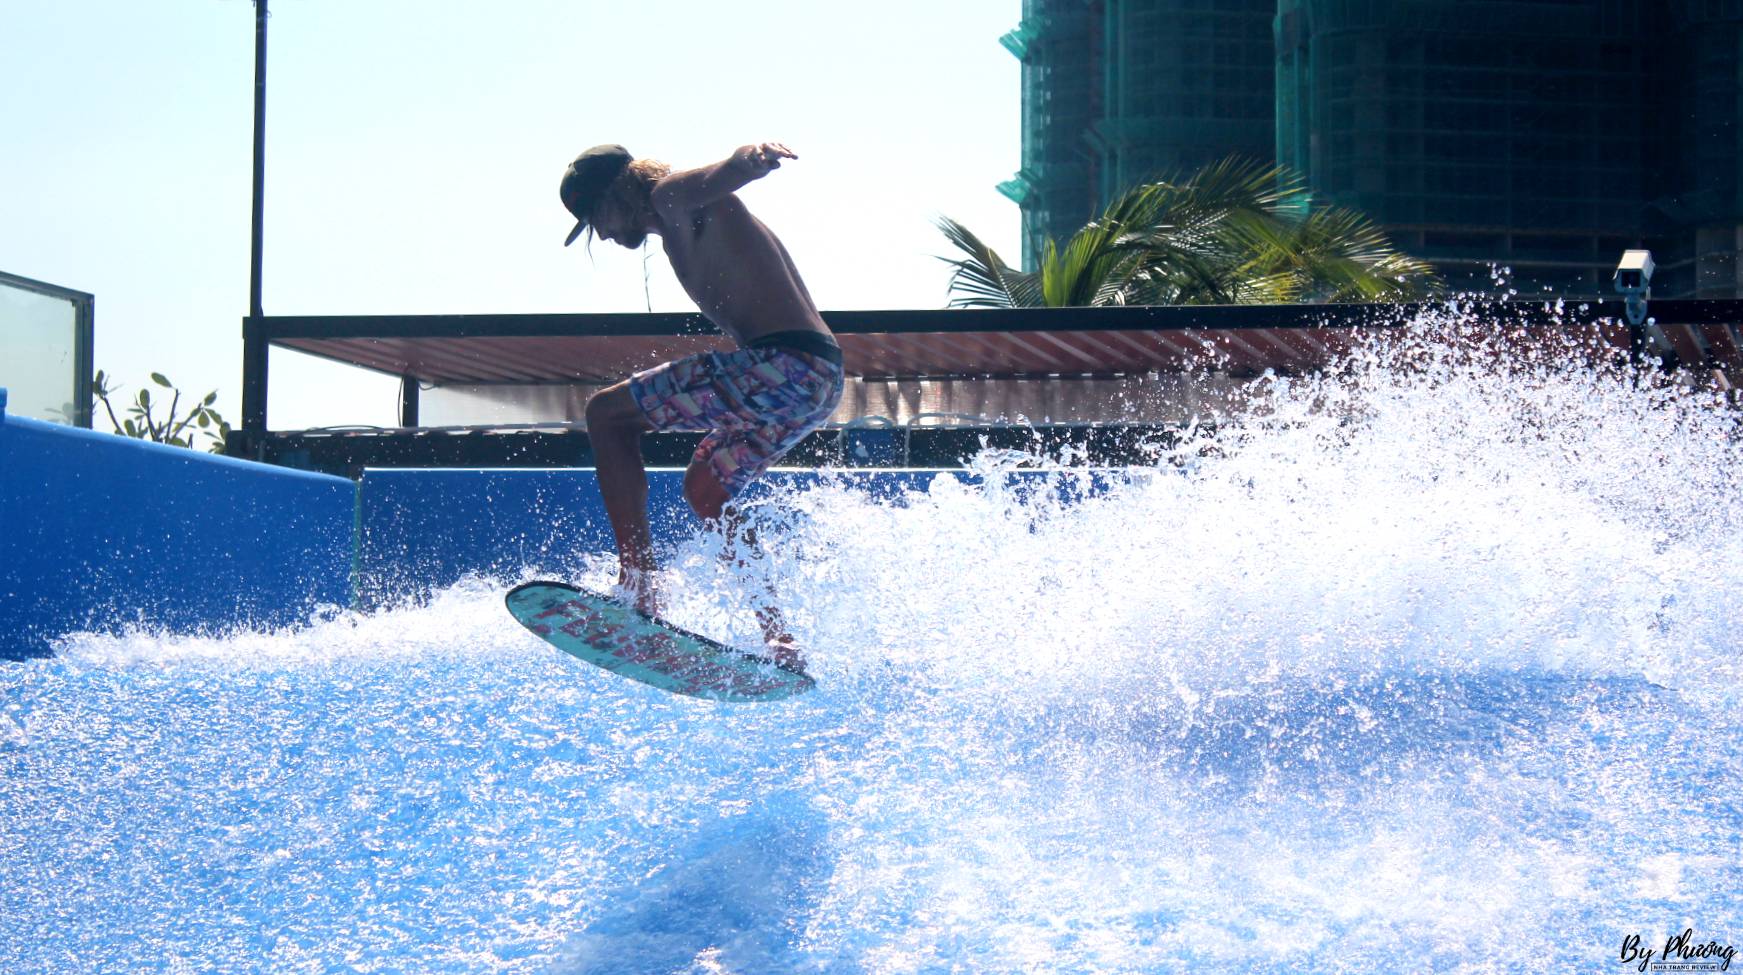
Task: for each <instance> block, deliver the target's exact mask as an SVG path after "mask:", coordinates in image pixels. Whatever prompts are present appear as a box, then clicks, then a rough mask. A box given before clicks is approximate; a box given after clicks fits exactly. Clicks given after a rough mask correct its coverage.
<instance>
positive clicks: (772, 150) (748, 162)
mask: <svg viewBox="0 0 1743 975" xmlns="http://www.w3.org/2000/svg"><path fill="white" fill-rule="evenodd" d="M732 158H733V162H735V163H737V164H738V165H739V166H741V167H742V168H743V169H744V170H745V171H746V172H748V173H750V174H751V178H752V179H756V178H758V177H761V176H764V175H767V174H768V172H769V171H770V170H773V169H780V168H781V160H782V159H797V158H799V157H798V156H797V155H796V154H795V153H794V152H793V150H791V149H788V148H787V147H786V146H784V145H781V144H780V143H779V142H762V143H758V144H757V145H754V146H740V147H739V148H738V149H737V151H735V152H733V154H732Z"/></svg>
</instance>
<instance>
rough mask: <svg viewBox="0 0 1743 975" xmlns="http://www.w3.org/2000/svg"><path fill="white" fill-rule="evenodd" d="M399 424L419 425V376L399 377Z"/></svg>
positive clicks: (406, 425) (403, 425) (407, 425)
mask: <svg viewBox="0 0 1743 975" xmlns="http://www.w3.org/2000/svg"><path fill="white" fill-rule="evenodd" d="M399 425H400V426H402V427H415V426H417V425H418V377H416V376H401V377H399Z"/></svg>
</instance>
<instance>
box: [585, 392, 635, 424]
mask: <svg viewBox="0 0 1743 975" xmlns="http://www.w3.org/2000/svg"><path fill="white" fill-rule="evenodd" d="M586 416H587V432H588V433H590V434H595V435H597V434H602V433H603V434H613V433H631V432H634V433H640V432H642V431H643V430H645V429H647V426H648V424H647V421H646V420H645V419H644V418H643V417H642V415H641V410H640V409H639V408H638V407H637V406H636V405H635V399H634V397H632V396H630V393H629V387H628V386H627V385H618V386H613V387H611V388H610V389H602V390H600V391H599V392H597V393H594V394H593V395H592V396H591V397H590V398H589V399H588V400H587V411H586Z"/></svg>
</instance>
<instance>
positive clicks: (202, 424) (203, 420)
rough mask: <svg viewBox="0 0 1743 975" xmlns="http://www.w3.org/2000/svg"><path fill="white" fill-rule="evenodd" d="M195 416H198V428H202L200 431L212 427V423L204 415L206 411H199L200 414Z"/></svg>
mask: <svg viewBox="0 0 1743 975" xmlns="http://www.w3.org/2000/svg"><path fill="white" fill-rule="evenodd" d="M196 415H197V416H198V417H199V420H200V427H201V428H202V429H204V428H205V427H209V426H211V425H212V421H211V419H210V418H209V417H207V415H206V411H205V410H201V411H200V412H199V413H198V414H196Z"/></svg>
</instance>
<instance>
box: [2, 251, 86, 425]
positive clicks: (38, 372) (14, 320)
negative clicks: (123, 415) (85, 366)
mask: <svg viewBox="0 0 1743 975" xmlns="http://www.w3.org/2000/svg"><path fill="white" fill-rule="evenodd" d="M78 324H79V315H78V306H77V304H75V303H74V302H73V301H71V300H69V299H66V298H56V297H52V296H49V295H44V294H38V293H36V292H34V291H26V290H24V289H22V288H19V287H15V286H13V285H10V284H8V283H6V282H0V387H4V388H5V389H6V400H7V401H6V412H7V414H8V415H10V416H27V417H30V418H31V419H34V420H49V421H52V422H55V423H66V424H73V423H74V422H75V419H76V417H77V407H76V405H75V404H76V401H77V399H78V396H79V391H78V389H77V386H78V385H79V384H78V383H77V382H76V381H75V379H74V372H75V368H76V367H75V361H74V356H75V352H76V346H77V341H78Z"/></svg>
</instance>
